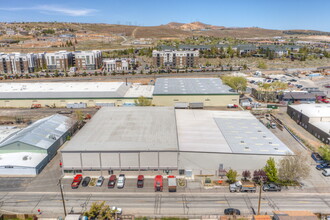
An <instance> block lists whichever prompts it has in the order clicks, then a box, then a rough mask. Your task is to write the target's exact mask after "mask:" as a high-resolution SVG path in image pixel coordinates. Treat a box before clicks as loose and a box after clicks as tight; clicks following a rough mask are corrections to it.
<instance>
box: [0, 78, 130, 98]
mask: <svg viewBox="0 0 330 220" xmlns="http://www.w3.org/2000/svg"><path fill="white" fill-rule="evenodd" d="M129 88H130V84H128V85H126V83H124V82H61V83H0V99H29V98H35V99H38V98H111V97H114V98H116V97H124V96H125V94H126V92H127V91H128V90H129Z"/></svg>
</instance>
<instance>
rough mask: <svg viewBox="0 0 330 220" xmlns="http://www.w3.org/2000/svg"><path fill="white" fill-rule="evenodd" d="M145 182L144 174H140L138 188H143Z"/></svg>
mask: <svg viewBox="0 0 330 220" xmlns="http://www.w3.org/2000/svg"><path fill="white" fill-rule="evenodd" d="M143 184H144V176H143V175H139V176H138V178H137V188H143Z"/></svg>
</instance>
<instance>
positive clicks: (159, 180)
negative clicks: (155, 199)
mask: <svg viewBox="0 0 330 220" xmlns="http://www.w3.org/2000/svg"><path fill="white" fill-rule="evenodd" d="M154 188H155V192H157V191H159V192H163V176H162V175H157V176H155V180H154Z"/></svg>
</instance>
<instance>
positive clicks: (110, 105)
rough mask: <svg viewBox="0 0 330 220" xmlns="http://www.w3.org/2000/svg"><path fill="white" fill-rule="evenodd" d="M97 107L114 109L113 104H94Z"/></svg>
mask: <svg viewBox="0 0 330 220" xmlns="http://www.w3.org/2000/svg"><path fill="white" fill-rule="evenodd" d="M95 106H97V107H115V103H95Z"/></svg>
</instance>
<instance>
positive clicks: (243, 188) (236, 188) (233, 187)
mask: <svg viewBox="0 0 330 220" xmlns="http://www.w3.org/2000/svg"><path fill="white" fill-rule="evenodd" d="M229 191H230V192H256V191H257V187H256V184H255V183H249V184H242V183H241V181H238V182H236V183H233V184H230V185H229Z"/></svg>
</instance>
